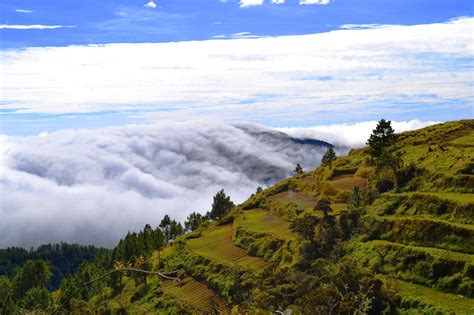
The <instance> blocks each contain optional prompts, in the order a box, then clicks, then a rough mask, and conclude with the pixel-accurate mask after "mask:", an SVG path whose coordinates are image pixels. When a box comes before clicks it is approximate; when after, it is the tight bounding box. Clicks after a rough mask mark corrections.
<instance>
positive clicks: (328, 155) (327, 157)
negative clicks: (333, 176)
mask: <svg viewBox="0 0 474 315" xmlns="http://www.w3.org/2000/svg"><path fill="white" fill-rule="evenodd" d="M335 159H336V152H334V150H333V148H328V149H327V150H326V152H325V153H324V155H323V158H322V160H321V164H323V165H324V166H327V167H329V169H332V162H333V161H334V160H335Z"/></svg>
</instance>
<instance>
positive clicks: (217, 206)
mask: <svg viewBox="0 0 474 315" xmlns="http://www.w3.org/2000/svg"><path fill="white" fill-rule="evenodd" d="M233 207H234V203H233V202H232V201H231V200H230V196H227V195H226V194H225V192H224V189H222V190H220V191H219V192H218V193H217V194H216V195H215V196H214V202H213V203H212V209H211V212H210V213H209V216H210V218H211V219H212V220H217V219H220V218H222V217H223V216H225V215H226V214H227V213H228V212H229V211H230V210H231V209H232V208H233Z"/></svg>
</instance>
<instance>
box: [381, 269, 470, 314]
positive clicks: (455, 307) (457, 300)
mask: <svg viewBox="0 0 474 315" xmlns="http://www.w3.org/2000/svg"><path fill="white" fill-rule="evenodd" d="M379 277H380V279H381V280H382V281H383V282H384V283H387V282H388V281H389V280H390V279H389V277H386V276H379ZM395 282H396V283H397V284H398V285H399V286H400V296H401V298H402V303H410V302H409V301H417V302H419V303H421V304H424V305H426V306H431V307H433V308H436V309H438V310H443V311H445V312H453V313H455V314H459V315H472V314H473V312H474V299H470V298H468V297H464V296H462V295H458V294H451V293H445V292H440V291H436V290H432V289H430V288H427V287H425V286H422V285H418V284H413V283H410V282H406V281H402V280H396V281H395ZM410 304H414V303H413V302H411V303H410ZM420 314H423V313H422V312H420Z"/></svg>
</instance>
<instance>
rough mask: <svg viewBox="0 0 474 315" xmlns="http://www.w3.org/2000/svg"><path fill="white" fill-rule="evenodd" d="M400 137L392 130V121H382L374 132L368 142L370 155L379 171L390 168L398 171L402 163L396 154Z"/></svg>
mask: <svg viewBox="0 0 474 315" xmlns="http://www.w3.org/2000/svg"><path fill="white" fill-rule="evenodd" d="M397 138H398V135H397V134H395V130H394V129H393V128H392V123H391V121H390V120H385V119H381V120H380V121H379V123H378V124H377V127H375V129H374V130H372V134H371V135H370V137H369V139H368V140H367V144H368V145H369V154H370V155H371V156H372V158H373V161H374V163H375V166H376V167H377V170H379V171H380V170H381V169H382V168H384V167H386V166H388V167H391V168H392V169H393V170H394V171H396V170H397V169H398V168H399V166H400V163H401V157H400V156H399V155H397V154H395V153H394V152H395V150H396V146H395V144H396V142H397Z"/></svg>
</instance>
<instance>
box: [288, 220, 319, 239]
mask: <svg viewBox="0 0 474 315" xmlns="http://www.w3.org/2000/svg"><path fill="white" fill-rule="evenodd" d="M318 223H319V220H318V218H317V217H315V216H312V215H309V214H305V215H304V217H302V218H297V219H295V220H294V221H293V222H292V223H291V225H290V229H291V230H292V231H294V232H296V233H298V234H300V235H301V236H302V237H303V238H304V239H306V240H310V241H312V240H313V239H314V234H315V231H314V229H315V227H316V225H317V224H318Z"/></svg>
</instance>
